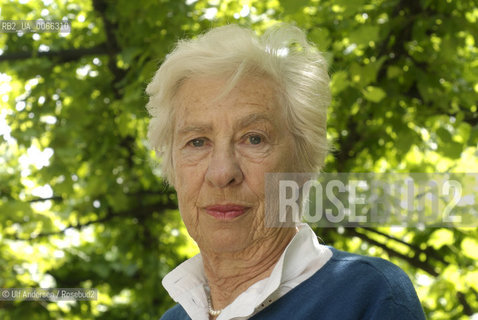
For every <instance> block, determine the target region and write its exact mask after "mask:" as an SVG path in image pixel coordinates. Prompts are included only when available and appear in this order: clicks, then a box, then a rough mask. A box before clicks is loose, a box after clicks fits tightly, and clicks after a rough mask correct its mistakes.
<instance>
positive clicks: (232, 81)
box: [147, 25, 424, 320]
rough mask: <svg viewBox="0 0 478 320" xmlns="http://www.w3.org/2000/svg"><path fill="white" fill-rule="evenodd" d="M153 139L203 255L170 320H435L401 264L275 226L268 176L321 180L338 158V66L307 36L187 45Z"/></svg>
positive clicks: (173, 57)
mask: <svg viewBox="0 0 478 320" xmlns="http://www.w3.org/2000/svg"><path fill="white" fill-rule="evenodd" d="M147 93H148V95H149V96H150V100H149V103H148V106H147V107H148V110H149V112H150V113H151V115H152V120H151V124H150V130H149V139H150V142H151V144H152V146H153V147H154V148H155V149H156V150H158V151H159V152H161V155H162V163H161V165H162V170H163V173H164V175H165V177H166V179H167V180H168V182H169V183H171V184H172V185H173V186H174V187H175V189H176V191H177V195H178V203H179V212H180V213H181V217H182V219H183V221H184V223H185V225H186V228H187V230H188V232H189V234H190V235H191V237H192V238H193V239H194V240H195V241H196V243H197V244H198V246H199V249H200V252H201V253H200V254H199V255H197V256H195V257H193V258H191V259H189V260H187V261H186V262H184V263H182V264H181V265H180V266H178V267H177V268H176V269H174V270H173V271H172V272H170V273H169V274H168V275H167V276H166V277H165V278H164V280H163V285H164V287H165V288H166V290H167V291H168V292H169V294H170V295H171V297H172V298H173V299H174V300H175V301H176V302H177V303H178V304H177V305H176V306H175V307H173V308H172V309H170V310H169V311H168V312H166V314H165V315H164V316H163V317H162V319H190V318H191V319H216V318H217V319H218V320H225V319H250V318H252V319H424V315H423V311H422V309H421V306H420V303H419V301H418V298H417V295H416V293H415V290H414V288H413V286H412V284H411V282H410V280H409V279H408V277H407V276H406V275H405V274H404V273H403V271H401V270H400V269H399V268H398V267H396V266H394V265H393V264H391V263H389V262H387V261H385V260H381V259H377V258H367V257H362V256H358V255H353V254H349V253H345V252H341V251H338V250H336V249H334V248H331V247H327V246H323V245H320V244H319V243H318V241H317V237H316V235H315V234H314V232H313V231H312V229H311V228H310V227H309V226H308V225H306V224H299V225H297V227H295V228H271V227H268V226H267V224H266V223H265V222H264V221H265V173H268V172H315V171H318V170H320V168H321V166H322V164H323V162H324V157H325V155H326V152H327V141H326V109H327V106H328V105H329V102H330V92H329V78H328V75H327V70H326V63H325V61H324V59H323V57H322V56H321V55H320V53H318V52H317V51H316V50H314V48H313V47H312V46H310V45H309V43H308V42H307V41H306V39H305V35H304V34H303V32H302V31H301V30H299V29H297V28H295V27H291V26H287V25H282V26H280V27H276V28H274V29H273V30H271V31H269V32H266V33H265V34H264V35H263V36H262V37H260V38H259V37H257V36H256V35H255V34H254V33H253V32H251V31H249V30H246V29H243V28H240V27H238V26H234V25H231V26H226V27H220V28H216V29H213V30H211V31H209V32H208V33H206V34H204V35H202V36H199V37H198V38H196V39H193V40H188V41H181V42H179V43H178V45H177V47H176V49H175V50H174V51H173V52H172V53H171V54H170V55H168V57H167V58H166V60H165V61H164V63H163V64H162V65H161V67H160V68H159V70H158V71H157V73H156V75H155V76H154V78H153V80H152V82H151V83H150V84H149V85H148V87H147Z"/></svg>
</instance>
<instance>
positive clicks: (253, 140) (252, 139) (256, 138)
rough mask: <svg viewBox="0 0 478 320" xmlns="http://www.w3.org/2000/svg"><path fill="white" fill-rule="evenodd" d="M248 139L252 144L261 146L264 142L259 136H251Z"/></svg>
mask: <svg viewBox="0 0 478 320" xmlns="http://www.w3.org/2000/svg"><path fill="white" fill-rule="evenodd" d="M247 139H248V140H249V142H250V143H251V144H260V143H261V142H262V137H261V136H259V135H250V136H249V137H248V138H247Z"/></svg>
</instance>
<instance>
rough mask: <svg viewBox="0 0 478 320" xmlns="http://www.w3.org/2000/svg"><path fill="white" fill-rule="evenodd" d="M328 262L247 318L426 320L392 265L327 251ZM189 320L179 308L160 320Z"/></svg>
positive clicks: (407, 282) (405, 279)
mask: <svg viewBox="0 0 478 320" xmlns="http://www.w3.org/2000/svg"><path fill="white" fill-rule="evenodd" d="M330 249H331V250H332V252H333V256H332V258H331V259H330V260H329V261H328V262H327V263H326V264H325V265H324V266H323V267H322V268H320V269H319V270H318V271H317V272H316V273H315V274H314V275H312V277H310V278H309V279H307V280H305V281H304V282H302V283H301V284H299V285H298V286H297V287H295V288H294V289H292V290H291V291H289V292H288V293H287V294H286V295H285V296H283V297H281V298H280V299H279V300H277V301H276V302H274V303H272V304H271V305H270V306H268V307H267V308H265V309H264V310H262V311H261V312H259V313H257V314H256V315H255V316H253V317H252V318H251V319H253V320H267V319H274V320H280V319H286V320H291V319H294V320H295V319H297V320H299V319H304V320H309V319H317V320H322V319H324V320H328V319H332V320H335V319H340V320H348V319H350V320H352V319H376V320H397V319H404V320H405V319H406V320H408V319H410V320H422V319H425V315H424V313H423V310H422V307H421V305H420V301H419V300H418V297H417V294H416V292H415V289H414V288H413V285H412V283H411V282H410V279H409V278H408V276H407V275H406V274H405V273H404V272H403V271H402V270H401V269H400V268H399V267H397V266H395V265H394V264H392V263H390V262H388V261H386V260H383V259H379V258H372V257H365V256H359V255H355V254H351V253H348V252H343V251H339V250H337V249H334V248H330ZM183 319H184V320H186V319H190V317H189V316H188V315H187V313H186V312H185V311H184V309H183V308H182V307H181V306H180V305H176V306H174V307H173V308H171V309H169V310H168V311H167V312H166V313H165V314H164V315H163V317H162V318H161V320H183Z"/></svg>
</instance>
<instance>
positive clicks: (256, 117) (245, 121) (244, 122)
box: [234, 113, 272, 129]
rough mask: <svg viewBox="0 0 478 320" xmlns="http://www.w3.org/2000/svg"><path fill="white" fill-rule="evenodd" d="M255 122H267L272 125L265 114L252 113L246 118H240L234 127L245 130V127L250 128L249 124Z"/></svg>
mask: <svg viewBox="0 0 478 320" xmlns="http://www.w3.org/2000/svg"><path fill="white" fill-rule="evenodd" d="M255 122H269V123H270V124H272V121H271V119H270V117H269V116H267V114H265V113H253V114H250V115H248V116H245V117H244V118H242V119H241V120H240V121H239V122H238V123H237V124H236V125H235V126H234V128H235V129H241V128H245V127H247V126H250V125H251V124H253V123H255Z"/></svg>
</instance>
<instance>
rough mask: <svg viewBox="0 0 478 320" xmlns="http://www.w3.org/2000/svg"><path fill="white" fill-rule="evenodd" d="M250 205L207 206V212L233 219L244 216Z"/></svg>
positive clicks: (221, 217)
mask: <svg viewBox="0 0 478 320" xmlns="http://www.w3.org/2000/svg"><path fill="white" fill-rule="evenodd" d="M247 209H249V208H248V207H244V206H241V205H236V204H225V205H212V206H207V207H206V213H207V214H209V215H210V216H213V217H215V218H217V219H221V220H232V219H234V218H237V217H239V216H242V215H243V214H244V213H245V212H246V211H247Z"/></svg>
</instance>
